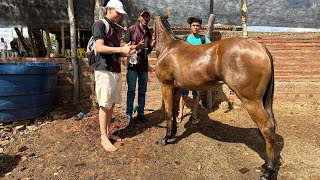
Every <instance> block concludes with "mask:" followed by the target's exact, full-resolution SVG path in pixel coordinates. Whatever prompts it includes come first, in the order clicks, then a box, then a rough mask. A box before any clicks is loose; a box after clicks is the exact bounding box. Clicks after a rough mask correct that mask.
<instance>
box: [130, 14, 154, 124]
mask: <svg viewBox="0 0 320 180" xmlns="http://www.w3.org/2000/svg"><path fill="white" fill-rule="evenodd" d="M138 20H139V22H138V23H137V24H135V25H132V26H130V27H129V28H128V30H127V33H126V35H125V38H124V41H125V42H126V43H129V42H131V44H132V45H137V47H136V50H137V53H136V54H134V55H132V56H129V57H128V58H127V63H126V65H127V74H126V77H127V84H128V92H127V108H126V119H127V123H128V125H129V124H133V120H132V113H133V106H134V98H135V91H136V83H137V79H138V115H137V118H138V119H139V120H140V121H141V122H146V121H147V119H146V118H145V116H144V107H145V99H146V92H147V82H148V67H149V64H148V54H149V53H150V52H151V50H152V47H151V43H150V42H151V33H150V30H149V28H148V23H149V21H150V13H149V11H148V9H147V8H143V9H141V10H140V12H139V17H138Z"/></svg>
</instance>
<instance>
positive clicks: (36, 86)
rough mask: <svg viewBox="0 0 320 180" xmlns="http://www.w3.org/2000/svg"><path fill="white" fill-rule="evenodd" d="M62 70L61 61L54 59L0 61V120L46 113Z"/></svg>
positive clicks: (32, 116) (36, 116)
mask: <svg viewBox="0 0 320 180" xmlns="http://www.w3.org/2000/svg"><path fill="white" fill-rule="evenodd" d="M59 70H60V67H59V64H51V63H33V62H32V63H31V62H25V63H0V122H1V123H3V122H5V123H7V122H13V121H19V120H24V119H32V118H38V117H42V116H45V115H46V114H47V113H48V112H49V111H50V110H51V107H52V102H53V99H54V92H55V89H56V84H57V75H58V72H59Z"/></svg>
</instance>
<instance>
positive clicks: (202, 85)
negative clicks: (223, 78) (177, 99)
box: [175, 80, 221, 91]
mask: <svg viewBox="0 0 320 180" xmlns="http://www.w3.org/2000/svg"><path fill="white" fill-rule="evenodd" d="M218 83H221V82H220V81H218V80H210V81H198V82H191V83H187V82H185V83H184V82H178V81H175V86H177V87H180V88H182V89H188V90H199V91H205V90H209V89H210V88H212V87H213V86H215V85H217V84H218Z"/></svg>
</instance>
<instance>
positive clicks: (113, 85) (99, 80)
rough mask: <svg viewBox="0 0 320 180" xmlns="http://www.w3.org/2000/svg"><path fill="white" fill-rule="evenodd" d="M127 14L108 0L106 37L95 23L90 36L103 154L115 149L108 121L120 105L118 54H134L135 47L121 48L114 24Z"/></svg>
mask: <svg viewBox="0 0 320 180" xmlns="http://www.w3.org/2000/svg"><path fill="white" fill-rule="evenodd" d="M124 14H126V12H125V11H124V10H123V4H122V3H121V2H120V1H119V0H110V1H109V2H108V4H107V6H106V16H105V19H106V20H107V22H108V24H109V31H108V33H107V34H106V32H105V31H106V25H105V24H104V23H103V22H102V21H101V20H98V21H96V22H95V23H94V24H93V27H92V34H93V37H94V38H95V40H96V51H97V55H96V65H95V73H94V74H95V85H96V87H95V92H96V96H97V100H98V103H99V107H100V108H99V123H100V131H101V144H102V146H103V148H104V149H105V150H106V151H115V150H117V148H116V147H115V146H114V145H113V144H112V143H111V141H110V140H115V136H114V135H112V134H111V133H110V122H111V118H112V113H113V108H114V105H115V104H120V103H121V90H122V87H121V68H120V59H119V56H120V54H123V55H130V54H132V53H135V52H136V50H135V46H132V45H129V44H126V45H124V46H123V47H120V39H119V36H118V35H119V34H118V30H117V28H116V26H115V24H114V23H116V22H118V21H119V20H120V19H121V18H122V17H123V15H124Z"/></svg>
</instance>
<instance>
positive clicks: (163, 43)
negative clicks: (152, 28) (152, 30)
mask: <svg viewBox="0 0 320 180" xmlns="http://www.w3.org/2000/svg"><path fill="white" fill-rule="evenodd" d="M157 34H158V37H157V47H158V48H157V51H158V52H157V54H161V53H163V52H164V51H165V49H166V48H167V47H168V46H169V45H170V44H171V43H172V42H173V41H174V38H173V37H172V35H171V34H170V32H168V31H167V30H163V31H161V32H158V33H157Z"/></svg>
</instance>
